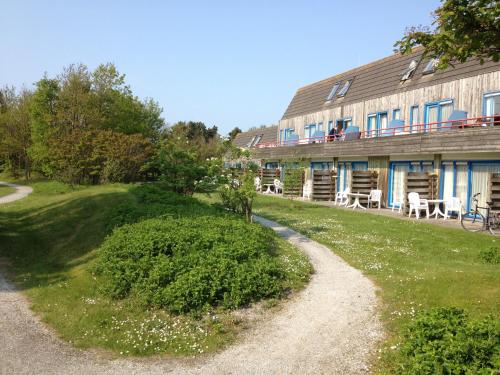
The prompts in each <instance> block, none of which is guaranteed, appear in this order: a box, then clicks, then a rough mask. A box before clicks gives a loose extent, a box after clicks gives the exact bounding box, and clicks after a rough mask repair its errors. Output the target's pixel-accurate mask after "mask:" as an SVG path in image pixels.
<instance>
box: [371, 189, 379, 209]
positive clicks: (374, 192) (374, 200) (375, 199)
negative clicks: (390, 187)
mask: <svg viewBox="0 0 500 375" xmlns="http://www.w3.org/2000/svg"><path fill="white" fill-rule="evenodd" d="M373 203H377V205H378V209H379V210H380V206H382V190H378V189H376V190H371V191H370V195H369V196H368V208H371V207H372V205H373Z"/></svg>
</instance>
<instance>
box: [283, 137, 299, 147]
mask: <svg viewBox="0 0 500 375" xmlns="http://www.w3.org/2000/svg"><path fill="white" fill-rule="evenodd" d="M298 143H299V136H298V135H297V134H290V135H289V136H288V139H287V140H285V141H284V145H285V146H295V145H296V144H298Z"/></svg>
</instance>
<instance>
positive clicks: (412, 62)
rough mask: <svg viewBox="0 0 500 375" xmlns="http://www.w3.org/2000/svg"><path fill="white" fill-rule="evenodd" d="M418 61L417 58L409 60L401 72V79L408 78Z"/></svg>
mask: <svg viewBox="0 0 500 375" xmlns="http://www.w3.org/2000/svg"><path fill="white" fill-rule="evenodd" d="M417 65H418V62H417V60H411V63H410V65H409V66H408V68H406V70H405V71H404V72H403V75H402V76H401V81H406V80H407V79H410V78H411V76H412V75H413V73H414V72H415V70H416V69H417Z"/></svg>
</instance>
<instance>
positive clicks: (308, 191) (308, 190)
mask: <svg viewBox="0 0 500 375" xmlns="http://www.w3.org/2000/svg"><path fill="white" fill-rule="evenodd" d="M304 198H307V199H311V198H312V183H311V181H310V180H307V181H306V182H305V183H304Z"/></svg>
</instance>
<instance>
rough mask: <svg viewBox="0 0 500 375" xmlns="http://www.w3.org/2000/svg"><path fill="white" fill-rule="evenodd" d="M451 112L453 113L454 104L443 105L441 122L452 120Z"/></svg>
mask: <svg viewBox="0 0 500 375" xmlns="http://www.w3.org/2000/svg"><path fill="white" fill-rule="evenodd" d="M451 112H453V103H448V104H443V105H441V121H446V120H448V119H449V118H450V115H451Z"/></svg>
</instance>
